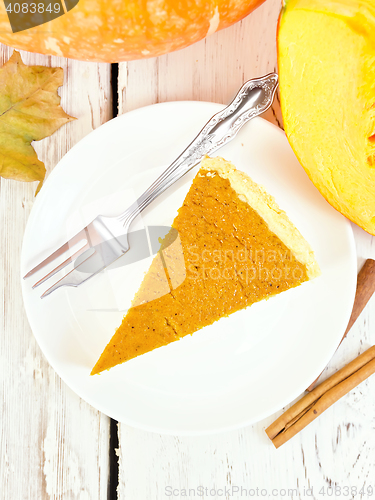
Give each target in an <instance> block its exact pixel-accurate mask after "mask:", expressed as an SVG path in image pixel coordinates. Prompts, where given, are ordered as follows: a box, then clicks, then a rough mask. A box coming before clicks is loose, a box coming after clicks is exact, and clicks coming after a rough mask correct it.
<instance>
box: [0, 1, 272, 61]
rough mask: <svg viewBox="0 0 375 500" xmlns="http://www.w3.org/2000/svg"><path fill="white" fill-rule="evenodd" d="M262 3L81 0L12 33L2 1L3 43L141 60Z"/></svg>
mask: <svg viewBox="0 0 375 500" xmlns="http://www.w3.org/2000/svg"><path fill="white" fill-rule="evenodd" d="M20 1H21V3H22V0H20ZM263 1H264V0H216V1H215V2H207V0H178V1H177V0H147V1H146V0H142V1H141V0H110V1H109V0H80V1H79V3H78V5H77V6H76V7H74V8H73V9H72V10H70V11H69V12H67V13H66V14H64V15H63V16H61V17H59V18H57V19H54V20H53V21H50V22H48V23H45V24H43V25H41V26H37V27H34V28H31V29H28V30H25V31H21V32H18V33H12V31H11V28H10V24H9V21H8V17H7V13H6V11H5V6H4V2H0V42H2V43H5V44H7V45H10V46H11V47H14V48H17V49H22V50H27V51H29V52H38V53H41V54H49V55H55V56H61V57H69V58H73V59H80V60H85V61H97V62H119V61H127V60H132V59H143V58H148V57H154V56H159V55H161V54H165V53H168V52H172V51H174V50H178V49H182V48H184V47H187V46H188V45H191V44H192V43H194V42H197V41H198V40H201V39H202V38H204V37H206V36H207V35H210V34H212V33H214V32H215V31H218V30H221V29H223V28H226V27H228V26H230V25H231V24H234V23H235V22H237V21H239V20H240V19H242V18H243V17H245V16H247V15H248V14H249V13H250V12H251V11H252V10H254V9H255V8H256V7H258V5H260V4H261V3H263ZM52 3H53V0H52Z"/></svg>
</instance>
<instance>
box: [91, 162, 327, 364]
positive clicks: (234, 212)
mask: <svg viewBox="0 0 375 500" xmlns="http://www.w3.org/2000/svg"><path fill="white" fill-rule="evenodd" d="M319 274H320V270H319V266H318V264H317V262H316V260H315V257H314V253H313V251H312V250H311V248H310V246H309V244H308V243H307V242H306V241H305V239H304V238H303V237H302V235H301V234H300V233H299V231H298V230H297V229H296V228H295V227H294V225H293V224H292V222H291V221H290V220H289V218H288V217H287V215H286V213H285V212H283V211H282V210H281V209H280V208H279V207H278V205H277V204H276V202H275V200H274V198H272V196H270V195H269V194H267V192H266V191H265V190H264V188H262V187H261V186H259V185H257V184H255V183H254V182H253V181H252V180H251V179H250V177H248V176H247V175H246V174H244V173H243V172H240V171H238V170H236V168H235V167H234V166H233V165H232V164H231V163H229V162H227V161H225V160H224V159H222V158H214V159H211V158H205V159H204V160H203V161H202V163H201V167H200V170H199V172H198V174H197V175H196V177H195V179H194V181H193V183H192V186H191V188H190V190H189V192H188V194H187V196H186V198H185V201H184V203H183V205H182V207H181V208H180V209H179V211H178V215H177V217H176V218H175V220H174V222H173V224H172V229H171V231H170V232H169V234H168V235H167V237H166V238H165V239H164V241H163V242H162V244H161V248H160V251H159V253H158V254H157V255H156V257H155V258H154V260H153V262H152V264H151V267H150V269H149V271H148V273H147V274H146V276H145V277H144V279H143V282H142V284H141V286H140V289H139V291H138V293H137V294H136V297H135V298H134V301H133V304H132V307H131V308H130V309H129V311H128V312H127V314H126V315H125V317H124V319H123V321H122V324H121V326H120V327H119V328H118V330H117V331H116V333H115V334H114V335H113V337H112V339H111V341H110V342H109V344H108V345H107V347H106V348H105V349H104V352H103V353H102V355H101V356H100V358H99V360H98V362H97V363H96V365H95V366H94V368H93V370H92V372H91V374H96V373H99V372H101V371H103V370H106V369H108V368H111V367H112V366H115V365H117V364H119V363H123V362H124V361H128V360H129V359H132V358H134V357H136V356H139V355H141V354H144V353H146V352H149V351H152V350H153V349H156V348H158V347H161V346H164V345H167V344H169V343H170V342H174V341H175V340H178V339H180V338H182V337H184V336H185V335H187V334H192V333H194V332H196V331H197V330H199V329H201V328H203V327H204V326H207V325H211V324H212V323H214V322H215V321H217V320H219V319H220V318H222V317H223V316H228V315H229V314H232V313H234V312H236V311H238V310H240V309H243V308H245V307H247V306H250V305H251V304H253V303H254V302H258V301H260V300H263V299H267V298H269V297H270V296H272V295H275V294H278V293H281V292H283V291H285V290H288V289H289V288H293V287H296V286H298V285H300V284H301V283H303V282H304V281H308V280H310V279H312V278H314V277H316V276H318V275H319Z"/></svg>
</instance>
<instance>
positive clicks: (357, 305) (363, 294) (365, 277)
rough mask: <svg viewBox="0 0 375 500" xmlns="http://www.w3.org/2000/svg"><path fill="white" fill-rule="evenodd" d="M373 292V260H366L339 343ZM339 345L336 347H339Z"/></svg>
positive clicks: (374, 289) (374, 280)
mask: <svg viewBox="0 0 375 500" xmlns="http://www.w3.org/2000/svg"><path fill="white" fill-rule="evenodd" d="M374 292H375V260H373V259H367V260H366V262H365V263H364V265H363V267H362V269H361V270H360V271H359V273H358V278H357V291H356V293H355V299H354V304H353V310H352V314H351V316H350V319H349V323H348V326H347V327H346V330H345V333H344V336H343V338H342V339H341V342H342V341H343V340H344V338H345V337H346V336H347V334H348V332H349V330H350V329H351V327H352V326H353V325H354V323H355V322H356V321H357V318H358V316H359V315H360V314H361V312H362V311H363V309H364V307H365V305H366V304H367V302H368V301H369V300H370V299H371V297H372V295H373V293H374ZM341 342H340V344H341ZM340 344H339V345H338V346H337V347H339V346H340ZM322 373H323V372H322ZM320 375H321V374H320ZM320 375H319V377H320ZM319 377H318V378H317V379H316V380H314V382H313V383H312V384H311V385H310V386H309V387H308V388H307V389H306V390H307V391H309V392H310V391H312V390H313V389H314V386H315V384H316V382H317V380H318V379H319Z"/></svg>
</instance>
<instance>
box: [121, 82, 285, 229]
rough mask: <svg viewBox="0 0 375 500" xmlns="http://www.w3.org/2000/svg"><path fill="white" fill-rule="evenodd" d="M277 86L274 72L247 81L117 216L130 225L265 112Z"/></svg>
mask: <svg viewBox="0 0 375 500" xmlns="http://www.w3.org/2000/svg"><path fill="white" fill-rule="evenodd" d="M277 85H278V76H277V74H276V73H270V74H269V75H266V76H264V77H262V78H256V79H253V80H249V81H247V82H246V83H245V84H244V85H243V86H242V87H241V88H240V90H239V92H238V93H237V95H236V97H235V98H234V99H233V101H232V102H231V103H230V104H229V105H228V106H227V107H226V108H224V109H223V110H222V111H219V112H218V113H216V114H215V115H214V116H213V117H212V118H211V119H210V120H209V121H208V122H207V123H206V125H205V126H204V127H203V128H202V130H201V131H200V132H199V134H198V135H197V136H196V138H195V139H194V140H193V141H192V142H191V143H190V144H189V146H188V147H187V148H186V149H185V150H184V151H183V152H182V153H181V155H180V156H179V157H178V158H176V160H174V162H173V163H171V164H170V165H169V167H168V168H167V169H166V170H164V172H163V173H162V174H161V175H160V177H158V178H157V179H156V181H155V182H154V183H153V184H151V186H150V187H149V188H148V189H147V190H146V191H145V192H144V193H143V194H142V195H141V196H140V197H139V198H138V199H137V201H135V202H134V203H133V204H132V205H131V206H130V207H129V208H128V209H127V210H126V211H125V212H124V213H123V214H121V215H120V216H119V219H120V220H121V221H122V222H123V224H124V226H127V227H129V226H130V224H131V222H132V221H133V220H134V219H135V217H137V215H139V214H140V213H141V212H142V210H144V209H145V208H146V207H147V206H148V205H149V204H150V203H151V202H152V201H154V200H155V198H157V197H158V196H159V195H160V194H161V193H163V192H164V191H165V190H166V189H168V188H169V187H170V186H171V185H172V184H174V183H175V182H176V181H178V180H179V179H180V178H181V177H182V176H183V175H185V174H186V173H187V172H188V171H189V170H191V169H192V168H193V167H194V166H195V165H197V164H198V163H199V162H200V161H201V160H202V158H203V157H204V156H205V155H210V154H211V153H213V152H214V151H216V150H217V149H218V148H220V147H221V146H223V145H224V144H226V143H228V142H229V141H231V140H232V139H234V137H235V136H236V135H237V132H238V131H239V130H240V128H241V127H242V126H243V125H244V124H245V123H247V122H248V121H249V120H251V119H252V118H255V117H256V116H258V115H260V114H262V113H264V112H265V111H266V110H267V109H268V108H269V107H270V106H271V104H272V102H273V98H274V95H275V92H276V89H277Z"/></svg>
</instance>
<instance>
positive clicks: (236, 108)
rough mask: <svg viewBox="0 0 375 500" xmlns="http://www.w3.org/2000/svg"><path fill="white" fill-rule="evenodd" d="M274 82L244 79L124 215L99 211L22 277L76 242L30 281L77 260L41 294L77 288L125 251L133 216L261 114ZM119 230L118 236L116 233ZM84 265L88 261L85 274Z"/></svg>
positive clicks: (273, 79)
mask: <svg viewBox="0 0 375 500" xmlns="http://www.w3.org/2000/svg"><path fill="white" fill-rule="evenodd" d="M277 85H278V77H277V74H276V73H270V74H269V75H266V76H264V77H262V78H256V79H254V80H249V81H248V82H246V83H245V84H244V85H243V86H242V87H241V88H240V90H239V92H238V94H237V95H236V97H235V98H234V99H233V101H232V102H231V103H230V104H229V105H228V106H227V107H226V108H224V109H223V110H222V111H219V112H218V113H216V115H214V116H213V117H212V118H211V119H210V120H209V121H208V122H207V123H206V125H205V126H204V127H203V129H202V130H201V131H200V132H199V134H198V135H197V137H196V138H195V139H194V140H193V141H192V142H191V143H190V144H189V146H188V147H187V148H186V149H185V151H183V153H182V154H181V155H180V156H179V157H178V158H176V160H175V161H174V162H173V163H171V165H169V167H168V168H167V169H166V170H165V171H164V172H163V173H162V174H161V175H160V177H158V179H156V181H155V182H154V183H153V184H152V185H151V186H150V187H149V188H148V189H147V190H146V191H145V192H144V193H143V194H142V195H141V196H140V197H139V198H138V200H137V201H135V202H134V203H133V204H132V205H130V207H129V208H128V209H127V210H126V211H125V212H124V213H122V214H121V215H119V216H117V217H104V216H102V215H98V216H97V217H96V218H95V219H94V220H93V221H92V222H90V224H88V225H87V226H86V227H84V228H83V229H82V230H81V231H79V233H78V234H76V235H75V236H73V238H71V239H70V240H68V241H67V242H66V243H64V245H62V246H61V247H60V248H59V249H58V250H56V251H55V252H53V253H52V254H51V255H50V256H49V257H47V258H46V259H45V260H43V261H42V262H41V263H40V264H38V265H37V266H36V267H34V268H33V269H32V270H31V271H29V272H28V273H27V274H26V275H25V276H24V279H25V278H28V277H30V276H32V275H33V274H35V273H36V272H37V271H39V270H41V269H43V268H44V267H45V266H46V265H48V264H50V263H52V262H53V261H55V260H56V259H58V258H59V257H61V256H62V255H63V254H65V253H66V252H67V251H68V250H69V249H72V248H73V247H76V246H77V245H79V244H80V243H81V246H80V247H79V249H78V250H77V251H75V252H74V253H73V254H72V255H70V256H69V257H68V258H67V259H65V260H64V261H63V262H62V263H61V264H59V265H58V266H57V267H55V268H54V269H53V270H52V271H51V272H49V273H48V274H46V275H45V276H44V277H43V278H42V279H40V280H39V281H37V282H36V283H35V284H34V286H33V288H35V287H37V286H39V285H41V284H42V283H44V282H45V281H47V280H48V279H50V278H51V277H52V276H54V275H55V274H56V273H58V272H59V271H61V270H62V269H64V268H65V267H66V266H67V265H68V264H70V263H71V262H73V261H74V260H75V263H74V266H75V267H74V268H73V269H72V270H71V271H70V272H69V273H67V274H66V275H65V276H64V277H63V278H61V279H60V280H58V281H57V282H56V283H55V284H54V285H52V286H51V287H50V288H48V290H46V291H45V292H44V293H43V295H42V296H41V297H42V298H43V297H46V296H47V295H49V294H50V293H52V292H53V291H54V290H56V289H57V288H60V287H61V286H73V287H77V286H79V285H81V284H82V283H84V282H85V281H87V280H88V279H90V278H92V277H93V276H95V275H96V274H98V273H100V271H102V270H103V269H105V268H106V267H108V266H109V265H110V264H111V263H112V262H114V261H115V260H117V259H118V258H119V257H121V256H122V255H123V254H124V253H125V252H127V251H128V250H129V243H128V232H129V228H130V225H131V223H132V221H133V220H134V219H135V217H137V215H139V214H140V213H141V212H142V210H144V209H145V208H146V207H147V206H148V205H149V204H150V203H151V202H152V201H153V200H154V199H155V198H156V197H157V196H159V195H160V194H161V193H163V192H164V191H165V190H166V189H168V188H169V187H170V186H171V185H172V184H174V183H175V182H176V181H177V180H178V179H180V178H181V177H182V176H183V175H185V174H186V173H187V172H188V171H189V170H191V169H192V168H193V167H194V166H195V165H197V164H198V163H199V162H200V160H201V159H202V158H203V157H204V156H205V155H210V154H211V153H213V152H214V151H216V150H217V149H218V148H220V147H221V146H223V145H224V144H226V143H228V142H229V141H231V140H232V139H233V138H234V137H235V136H236V134H237V132H238V131H239V130H240V128H241V127H242V126H243V125H244V124H245V123H246V122H248V121H249V120H251V119H252V118H255V117H256V116H258V115H260V114H262V113H264V112H265V111H266V110H267V109H268V108H269V107H270V106H271V104H272V101H273V98H274V95H275V92H276V88H277ZM119 234H120V235H121V237H119V236H118V235H119ZM87 264H90V266H89V272H88V270H87Z"/></svg>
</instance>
